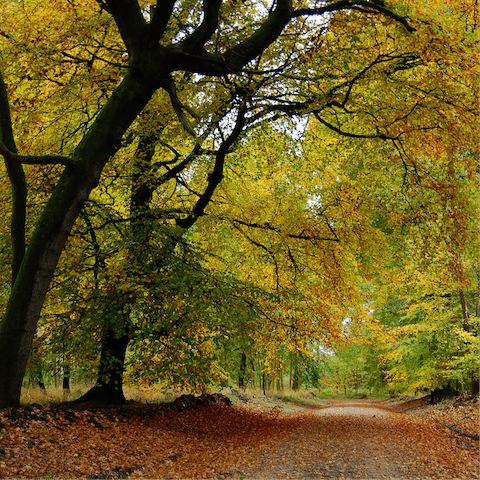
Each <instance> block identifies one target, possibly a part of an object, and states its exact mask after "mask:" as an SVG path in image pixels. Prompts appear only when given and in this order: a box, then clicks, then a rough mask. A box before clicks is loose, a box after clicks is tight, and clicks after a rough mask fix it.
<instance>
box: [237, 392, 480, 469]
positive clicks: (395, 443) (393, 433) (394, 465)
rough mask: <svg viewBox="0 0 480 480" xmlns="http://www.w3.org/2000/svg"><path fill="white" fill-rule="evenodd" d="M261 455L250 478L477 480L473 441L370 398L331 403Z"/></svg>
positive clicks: (476, 447) (476, 445) (312, 414)
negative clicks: (397, 411)
mask: <svg viewBox="0 0 480 480" xmlns="http://www.w3.org/2000/svg"><path fill="white" fill-rule="evenodd" d="M330 403H331V405H330V406H328V407H326V408H319V409H318V410H316V411H314V412H312V413H310V414H309V415H308V418H307V419H306V420H305V422H304V423H302V425H301V426H300V427H299V428H297V429H296V430H295V431H292V432H291V433H290V434H289V435H288V436H287V437H286V438H284V439H282V440H281V441H280V442H278V443H277V444H276V445H273V446H270V447H269V448H268V449H267V450H264V451H262V452H261V453H260V454H259V455H258V457H257V461H256V462H255V464H254V465H251V466H250V468H249V469H247V470H244V471H243V472H242V476H243V477H244V478H245V479H249V478H257V479H260V478H270V479H272V478H303V479H313V478H368V479H374V478H395V479H403V478H404V479H407V478H425V477H429V478H458V479H460V478H465V479H467V478H468V479H470V478H478V477H479V463H478V441H477V442H472V441H466V440H465V439H464V438H461V436H460V435H458V434H456V433H455V432H452V431H451V430H450V429H448V428H446V427H445V426H442V425H438V424H435V423H433V422H431V421H425V419H422V418H420V417H417V416H413V415H407V414H402V413H396V412H395V410H394V409H392V408H386V407H385V406H384V405H382V404H380V403H378V402H374V401H373V402H372V401H370V400H344V399H342V400H332V401H330Z"/></svg>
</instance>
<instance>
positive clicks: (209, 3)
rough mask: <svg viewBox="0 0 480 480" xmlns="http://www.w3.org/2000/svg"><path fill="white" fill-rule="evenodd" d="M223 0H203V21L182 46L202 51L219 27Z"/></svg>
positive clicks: (190, 49)
mask: <svg viewBox="0 0 480 480" xmlns="http://www.w3.org/2000/svg"><path fill="white" fill-rule="evenodd" d="M221 5H222V0H203V13H204V15H203V22H202V23H201V24H200V26H199V27H198V28H197V29H196V30H195V31H194V32H193V33H192V34H191V35H190V36H189V37H187V38H186V39H185V40H184V41H183V42H182V47H183V48H185V49H186V50H187V51H189V52H191V53H193V54H195V53H201V51H202V50H203V47H204V45H205V42H206V41H207V40H209V39H210V37H211V36H212V35H213V34H214V32H215V30H216V29H217V27H218V13H219V11H220V7H221Z"/></svg>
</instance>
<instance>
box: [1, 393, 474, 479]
mask: <svg viewBox="0 0 480 480" xmlns="http://www.w3.org/2000/svg"><path fill="white" fill-rule="evenodd" d="M208 400H209V401H206V400H205V401H203V400H199V399H194V398H192V397H183V398H182V399H180V400H177V401H176V402H174V403H173V404H171V405H165V404H164V405H159V404H140V403H135V402H130V403H129V404H127V405H126V406H125V407H121V408H115V409H113V408H111V409H106V408H104V409H99V408H92V407H90V406H88V405H85V404H66V403H63V404H47V405H43V406H41V405H37V404H33V405H29V406H26V407H23V408H18V409H8V410H3V411H0V478H2V479H3V478H52V479H53V478H62V479H67V478H89V479H90V478H91V479H94V478H150V479H153V478H160V479H164V478H232V479H240V478H243V479H250V478H270V479H273V478H304V479H307V478H309V479H314V478H369V479H373V478H397V479H401V478H405V479H407V478H408V479H410V478H427V477H428V478H456V479H473V478H479V442H478V432H479V408H478V397H477V398H476V399H469V398H467V397H457V398H456V399H452V400H449V401H446V402H442V403H441V404H438V405H434V406H432V405H427V404H426V399H403V400H397V401H393V400H389V401H385V400H384V401H379V400H370V399H317V398H314V397H313V396H309V397H304V398H303V399H300V400H299V399H295V400H294V401H288V399H278V398H273V397H270V398H265V397H263V396H257V397H251V396H250V397H249V396H245V395H243V394H238V395H237V396H236V397H234V400H235V401H236V403H234V404H233V405H228V404H227V403H228V399H227V398H226V397H223V396H211V397H210V398H209V399H208Z"/></svg>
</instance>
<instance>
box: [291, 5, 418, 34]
mask: <svg viewBox="0 0 480 480" xmlns="http://www.w3.org/2000/svg"><path fill="white" fill-rule="evenodd" d="M359 7H363V8H359ZM343 9H345V10H358V11H360V12H363V13H370V14H373V15H375V14H382V15H385V16H387V17H390V18H391V19H393V20H395V21H396V22H398V23H400V24H402V25H403V26H404V27H405V28H406V29H407V30H408V31H409V32H410V33H411V32H415V31H416V29H415V28H414V27H412V26H411V25H410V24H409V23H408V19H407V17H402V16H400V15H397V14H396V13H394V12H392V11H391V10H389V9H388V8H386V7H385V6H383V5H381V4H380V2H373V1H363V0H357V1H352V0H341V1H339V2H335V3H331V4H330V5H325V6H324V7H319V8H300V9H298V10H295V11H294V12H293V14H292V18H294V17H303V16H311V15H324V14H325V13H329V12H335V11H338V10H343Z"/></svg>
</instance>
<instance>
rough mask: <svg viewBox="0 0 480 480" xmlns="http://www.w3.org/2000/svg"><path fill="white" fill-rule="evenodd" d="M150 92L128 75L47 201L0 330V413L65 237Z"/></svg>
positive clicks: (16, 397) (15, 398) (19, 376)
mask: <svg viewBox="0 0 480 480" xmlns="http://www.w3.org/2000/svg"><path fill="white" fill-rule="evenodd" d="M154 91H155V87H154V86H153V85H152V84H151V82H149V81H148V80H147V79H145V78H143V77H141V76H140V75H138V74H136V73H135V71H134V70H129V71H128V73H127V74H126V76H125V78H124V80H123V81H122V83H121V84H120V85H119V86H118V88H117V89H116V91H115V92H114V94H113V95H112V97H111V98H110V99H109V100H108V102H107V103H106V105H105V107H104V108H103V109H102V111H101V113H100V114H99V115H98V116H97V119H96V120H95V122H94V124H93V125H92V127H91V128H90V130H89V132H88V133H87V135H85V137H84V138H83V140H82V141H81V142H80V144H79V145H78V147H77V148H76V150H75V152H74V154H73V156H72V159H73V161H74V163H73V164H72V165H70V166H67V167H66V168H65V170H64V172H63V174H62V176H61V178H60V180H59V182H58V184H57V186H56V188H55V190H54V192H53V194H52V196H51V197H50V199H49V201H48V203H47V205H46V207H45V209H44V211H43V213H42V215H41V218H40V220H39V221H38V223H37V227H36V229H35V232H34V234H33V236H32V239H31V242H30V245H29V247H28V249H27V251H26V253H25V256H24V258H23V261H22V264H21V267H20V270H19V272H18V275H17V278H16V280H15V283H14V285H13V288H12V292H11V295H10V298H9V302H8V305H7V309H6V312H5V316H4V318H3V321H2V324H1V329H0V408H2V407H8V406H18V405H19V403H20V393H21V388H22V381H23V376H24V374H25V369H26V365H27V360H28V355H29V352H30V348H31V345H32V340H33V336H34V334H35V331H36V327H37V323H38V319H39V316H40V311H41V308H42V305H43V302H44V299H45V295H46V293H47V290H48V287H49V285H50V281H51V279H52V277H53V273H54V271H55V268H56V265H57V262H58V259H59V257H60V254H61V252H62V250H63V248H64V245H65V242H66V239H67V237H68V234H69V233H70V231H71V229H72V226H73V224H74V222H75V220H76V219H77V217H78V215H79V212H80V210H81V208H82V207H83V205H84V203H85V201H86V200H87V199H88V196H89V194H90V192H91V191H92V189H93V188H94V187H95V186H96V184H97V183H98V180H99V178H100V174H101V172H102V169H103V167H104V166H105V164H106V162H107V161H108V159H109V158H110V157H111V156H112V155H113V154H114V153H115V152H116V150H117V149H118V148H119V146H120V142H121V139H122V136H123V134H124V133H125V131H126V130H127V128H128V127H129V126H130V125H131V123H132V122H133V120H134V119H135V118H136V116H137V115H138V114H139V112H140V111H141V110H142V108H143V107H144V106H145V104H146V103H147V102H148V100H149V99H150V97H151V95H152V94H153V92H154Z"/></svg>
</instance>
